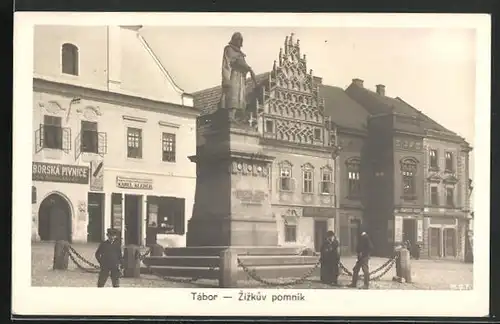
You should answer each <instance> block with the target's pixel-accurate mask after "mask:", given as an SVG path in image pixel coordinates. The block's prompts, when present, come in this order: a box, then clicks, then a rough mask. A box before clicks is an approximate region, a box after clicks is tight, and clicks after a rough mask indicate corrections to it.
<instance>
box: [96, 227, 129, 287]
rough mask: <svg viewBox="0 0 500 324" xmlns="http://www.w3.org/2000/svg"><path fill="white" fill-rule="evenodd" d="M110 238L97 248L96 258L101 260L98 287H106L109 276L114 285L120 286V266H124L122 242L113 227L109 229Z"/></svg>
mask: <svg viewBox="0 0 500 324" xmlns="http://www.w3.org/2000/svg"><path fill="white" fill-rule="evenodd" d="M107 236H108V239H107V240H106V241H104V242H102V243H101V244H99V247H98V248H97V251H96V252H95V258H96V259H97V261H98V262H99V265H100V268H101V270H100V271H99V277H98V279H97V287H99V288H101V287H104V285H105V284H106V281H108V277H109V276H111V284H112V285H113V287H115V288H118V287H120V274H121V273H120V268H121V267H122V266H123V255H122V248H121V245H120V242H119V241H118V239H117V237H118V231H117V230H115V229H112V228H108V230H107Z"/></svg>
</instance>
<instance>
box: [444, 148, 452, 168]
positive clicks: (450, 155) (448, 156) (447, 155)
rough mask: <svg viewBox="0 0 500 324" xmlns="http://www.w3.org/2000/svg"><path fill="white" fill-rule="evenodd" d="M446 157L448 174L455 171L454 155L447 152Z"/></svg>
mask: <svg viewBox="0 0 500 324" xmlns="http://www.w3.org/2000/svg"><path fill="white" fill-rule="evenodd" d="M444 157H445V170H446V171H448V172H452V171H453V153H451V152H446V153H445V154H444Z"/></svg>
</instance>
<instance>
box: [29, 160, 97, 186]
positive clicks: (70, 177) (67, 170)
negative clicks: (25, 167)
mask: <svg viewBox="0 0 500 324" xmlns="http://www.w3.org/2000/svg"><path fill="white" fill-rule="evenodd" d="M31 179H32V180H34V181H48V182H66V183H78V184H88V183H89V168H88V167H86V166H81V165H68V164H55V163H44V162H33V168H32V177H31Z"/></svg>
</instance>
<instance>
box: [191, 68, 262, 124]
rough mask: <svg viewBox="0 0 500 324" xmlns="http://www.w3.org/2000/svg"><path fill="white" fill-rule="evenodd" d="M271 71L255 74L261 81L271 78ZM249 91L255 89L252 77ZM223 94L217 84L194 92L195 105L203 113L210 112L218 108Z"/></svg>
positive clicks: (249, 81)
mask: <svg viewBox="0 0 500 324" xmlns="http://www.w3.org/2000/svg"><path fill="white" fill-rule="evenodd" d="M270 73H271V72H265V73H261V74H257V75H255V79H256V80H257V83H261V82H262V81H264V80H267V79H268V78H269V74H270ZM246 87H247V93H249V91H251V89H253V82H252V79H251V78H247V80H246ZM221 94H222V89H221V86H220V85H218V86H215V87H211V88H208V89H204V90H200V91H197V92H194V93H193V94H192V95H193V96H194V107H195V108H197V109H199V110H201V113H202V115H206V114H210V113H212V112H214V111H215V110H216V109H217V105H218V104H219V100H220V97H221Z"/></svg>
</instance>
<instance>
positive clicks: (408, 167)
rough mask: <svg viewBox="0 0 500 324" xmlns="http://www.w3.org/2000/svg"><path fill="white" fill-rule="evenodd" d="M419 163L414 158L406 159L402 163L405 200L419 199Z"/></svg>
mask: <svg viewBox="0 0 500 324" xmlns="http://www.w3.org/2000/svg"><path fill="white" fill-rule="evenodd" d="M417 163H418V162H417V161H416V160H415V159H413V158H405V159H403V160H402V161H401V175H402V177H403V198H404V199H405V200H415V199H417V195H416V193H417V190H416V183H415V182H416V181H415V176H416V174H417Z"/></svg>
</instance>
